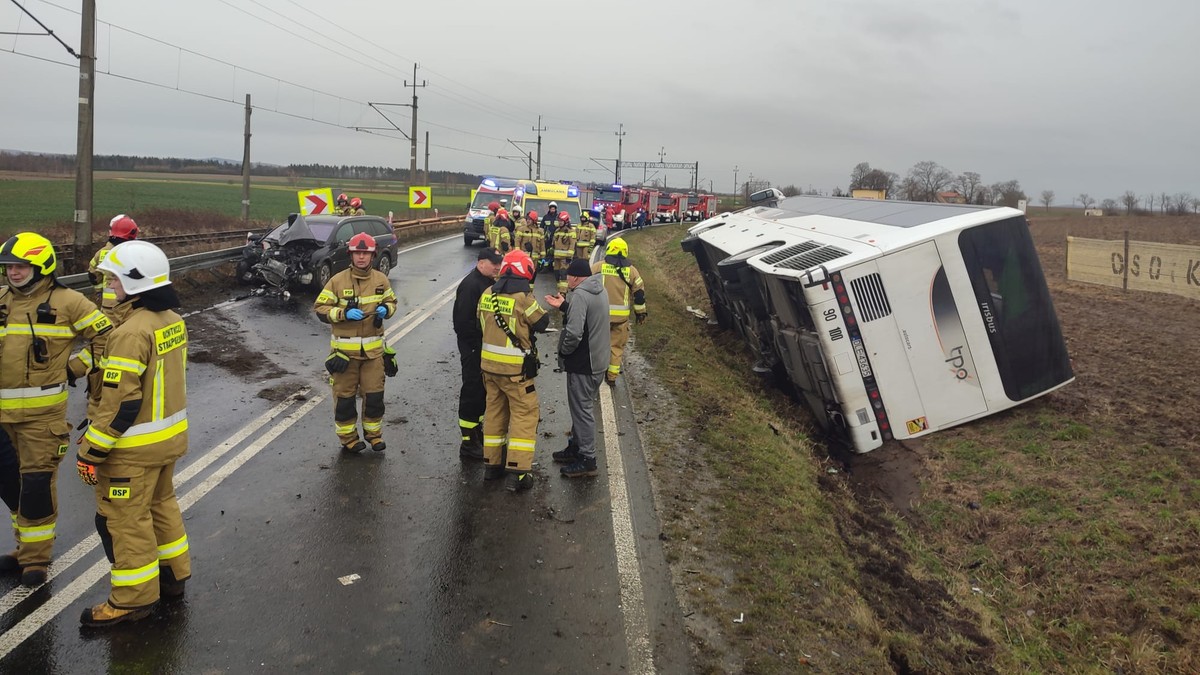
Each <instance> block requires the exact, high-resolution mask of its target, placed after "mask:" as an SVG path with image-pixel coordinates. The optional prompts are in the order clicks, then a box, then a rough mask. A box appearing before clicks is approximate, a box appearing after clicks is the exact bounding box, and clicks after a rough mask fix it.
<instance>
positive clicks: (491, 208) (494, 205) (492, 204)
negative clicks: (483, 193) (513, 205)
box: [488, 202, 500, 213]
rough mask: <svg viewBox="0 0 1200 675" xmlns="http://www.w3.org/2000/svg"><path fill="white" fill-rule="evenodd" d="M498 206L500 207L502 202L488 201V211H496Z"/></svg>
mask: <svg viewBox="0 0 1200 675" xmlns="http://www.w3.org/2000/svg"><path fill="white" fill-rule="evenodd" d="M498 208H500V202H488V211H491V212H492V213H495V212H496V209H498Z"/></svg>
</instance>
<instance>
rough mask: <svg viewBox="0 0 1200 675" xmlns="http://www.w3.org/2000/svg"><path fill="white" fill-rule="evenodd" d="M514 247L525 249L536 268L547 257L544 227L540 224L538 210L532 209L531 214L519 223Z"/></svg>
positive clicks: (514, 234) (514, 236)
mask: <svg viewBox="0 0 1200 675" xmlns="http://www.w3.org/2000/svg"><path fill="white" fill-rule="evenodd" d="M513 247H514V248H516V249H517V250H520V251H525V253H526V254H527V255H528V256H529V258H530V259H531V260H533V264H534V269H536V268H537V267H538V265H539V262H541V261H545V259H546V238H545V237H544V236H542V228H541V227H540V226H539V225H538V214H537V211H530V212H529V216H528V217H527V218H525V220H523V221H519V222H518V223H517V229H516V231H514V232H513Z"/></svg>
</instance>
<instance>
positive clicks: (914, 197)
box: [896, 176, 921, 202]
mask: <svg viewBox="0 0 1200 675" xmlns="http://www.w3.org/2000/svg"><path fill="white" fill-rule="evenodd" d="M896 196H897V197H898V198H899V199H903V200H904V201H909V202H916V201H921V186H920V185H918V184H917V181H916V180H914V179H913V177H912V176H905V178H904V179H903V180H901V181H900V182H899V183H897V184H896Z"/></svg>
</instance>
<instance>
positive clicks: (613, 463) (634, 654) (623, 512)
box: [600, 386, 655, 675]
mask: <svg viewBox="0 0 1200 675" xmlns="http://www.w3.org/2000/svg"><path fill="white" fill-rule="evenodd" d="M600 414H601V417H602V418H603V421H604V461H605V463H606V464H607V466H608V491H609V494H610V495H611V496H612V520H613V543H614V544H615V547H616V553H617V577H618V578H619V580H620V584H621V614H622V617H623V618H624V623H625V645H626V647H627V648H628V649H629V672H631V673H634V674H635V675H648V674H650V673H654V672H655V669H654V651H653V649H651V646H650V628H649V625H648V624H647V622H646V595H645V593H644V592H643V590H642V572H641V567H640V566H639V565H638V552H637V540H636V539H635V538H634V535H633V518H632V514H631V509H630V507H629V493H628V491H627V488H626V484H625V463H624V461H623V460H622V458H621V442H620V437H619V436H618V435H617V416H616V409H615V406H614V405H613V398H612V391H611V390H610V389H609V387H608V386H602V387H600Z"/></svg>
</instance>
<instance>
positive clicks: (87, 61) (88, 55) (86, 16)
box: [74, 0, 96, 269]
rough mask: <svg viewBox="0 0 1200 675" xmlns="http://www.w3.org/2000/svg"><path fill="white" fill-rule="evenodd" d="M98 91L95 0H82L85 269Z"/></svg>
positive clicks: (81, 253)
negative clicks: (94, 101)
mask: <svg viewBox="0 0 1200 675" xmlns="http://www.w3.org/2000/svg"><path fill="white" fill-rule="evenodd" d="M95 94H96V0H83V24H82V31H81V40H80V45H79V118H78V128H77V133H76V146H75V247H74V249H75V250H74V253H75V262H74V266H75V268H76V269H84V268H85V267H86V266H87V261H88V260H89V259H90V257H91V252H92V129H93V124H94V122H95V112H94V111H95V106H94V105H93V99H94V98H95Z"/></svg>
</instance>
